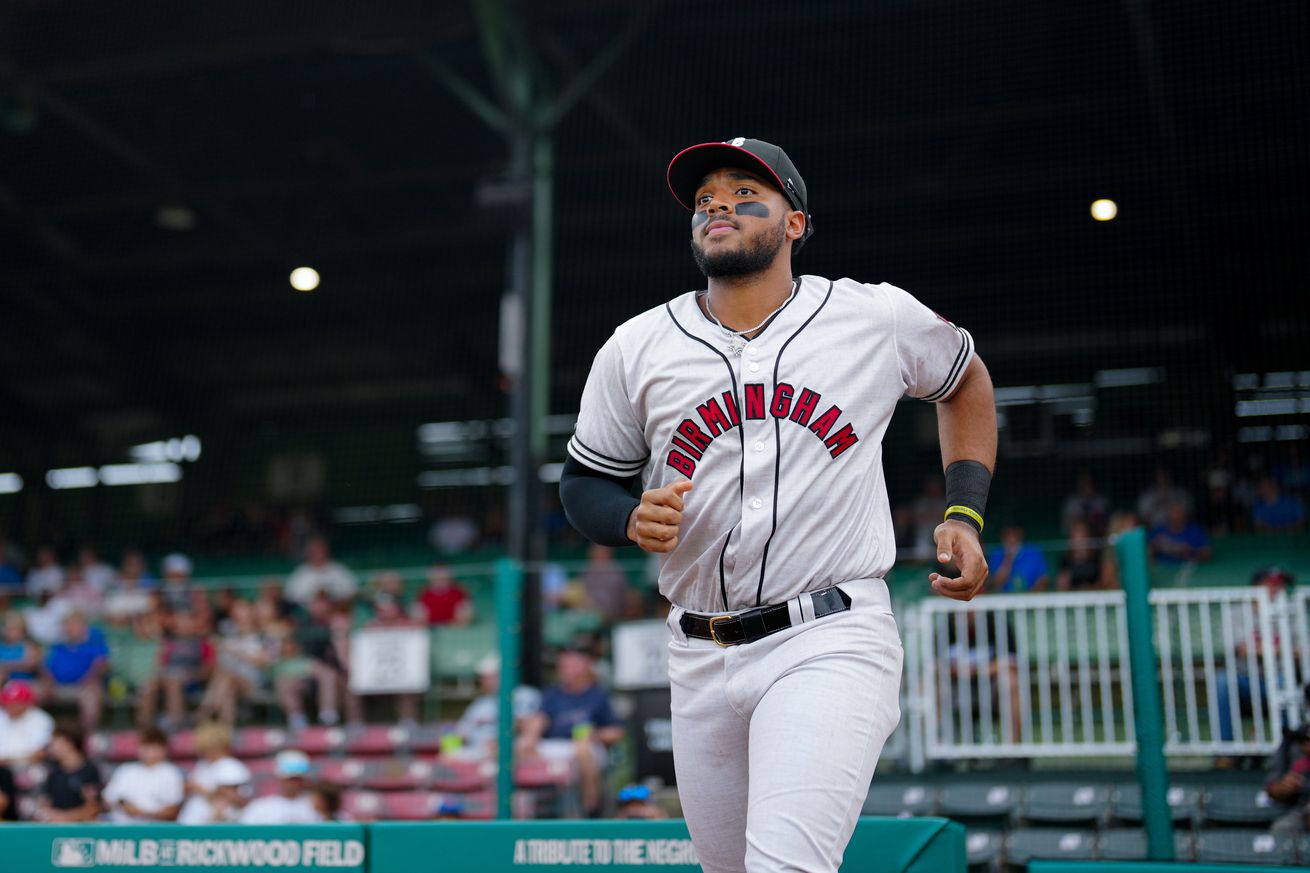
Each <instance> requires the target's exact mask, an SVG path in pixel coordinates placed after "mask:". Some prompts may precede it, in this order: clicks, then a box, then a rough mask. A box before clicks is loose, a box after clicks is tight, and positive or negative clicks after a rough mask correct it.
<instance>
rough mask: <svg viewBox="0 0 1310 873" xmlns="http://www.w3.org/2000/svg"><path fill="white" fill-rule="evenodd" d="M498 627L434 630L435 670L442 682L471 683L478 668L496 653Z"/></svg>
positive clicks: (486, 625)
mask: <svg viewBox="0 0 1310 873" xmlns="http://www.w3.org/2000/svg"><path fill="white" fill-rule="evenodd" d="M496 633H497V628H496V626H495V625H494V624H491V623H489V622H488V623H482V624H473V625H469V626H468V627H439V628H435V629H434V630H433V631H432V669H433V673H434V674H435V675H436V676H437V677H438V678H441V679H463V680H472V679H473V678H474V676H475V675H476V674H477V665H478V662H479V661H481V660H482V659H483V658H484V657H486V656H487V655H489V654H491V653H493V652H494V651H496Z"/></svg>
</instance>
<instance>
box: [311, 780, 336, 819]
mask: <svg viewBox="0 0 1310 873" xmlns="http://www.w3.org/2000/svg"><path fill="white" fill-rule="evenodd" d="M309 797H310V802H311V803H312V804H313V806H314V811H315V812H316V813H318V816H319V819H318V820H319V821H328V822H331V821H337V820H338V819H339V818H340V816H341V786H340V785H336V784H334V783H332V782H328V781H327V780H326V779H319V780H318V781H316V782H315V783H314V784H313V785H312V786H310V789H309Z"/></svg>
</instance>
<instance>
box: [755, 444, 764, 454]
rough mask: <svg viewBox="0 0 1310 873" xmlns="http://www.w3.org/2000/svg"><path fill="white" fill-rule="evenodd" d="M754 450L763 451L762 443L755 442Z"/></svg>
mask: <svg viewBox="0 0 1310 873" xmlns="http://www.w3.org/2000/svg"><path fill="white" fill-rule="evenodd" d="M755 451H757V452H762V451H764V443H756V444H755Z"/></svg>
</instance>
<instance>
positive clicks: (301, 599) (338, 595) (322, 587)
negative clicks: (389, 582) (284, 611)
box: [284, 536, 359, 607]
mask: <svg viewBox="0 0 1310 873" xmlns="http://www.w3.org/2000/svg"><path fill="white" fill-rule="evenodd" d="M358 588H359V580H358V579H356V578H355V574H354V573H351V572H350V571H349V570H347V569H346V568H345V566H343V565H342V564H340V563H338V562H336V561H334V560H332V553H331V550H330V549H329V547H328V541H327V539H325V538H324V537H322V536H315V537H311V538H310V540H309V542H308V543H306V544H305V561H304V563H303V564H301V565H300V566H299V567H297V568H296V569H295V571H294V572H293V573H292V574H291V577H290V578H289V579H287V585H286V590H285V592H284V596H285V597H286V598H287V600H290V601H291V602H292V603H296V604H299V605H300V606H302V607H307V606H308V605H309V603H310V602H311V601H312V600H313V599H314V598H315V596H317V595H318V593H319V592H324V593H326V594H327V596H328V597H329V598H330V599H332V600H333V601H338V602H339V601H345V600H349V599H350V598H352V597H354V596H355V591H356V590H357V589H358Z"/></svg>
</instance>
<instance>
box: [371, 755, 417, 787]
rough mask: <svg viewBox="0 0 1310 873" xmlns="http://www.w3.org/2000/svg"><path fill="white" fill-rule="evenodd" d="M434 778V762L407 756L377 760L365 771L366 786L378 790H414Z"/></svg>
mask: <svg viewBox="0 0 1310 873" xmlns="http://www.w3.org/2000/svg"><path fill="white" fill-rule="evenodd" d="M431 780H432V764H431V763H430V762H428V761H416V760H412V759H406V758H390V759H388V760H385V761H375V762H372V763H370V764H369V765H368V767H367V768H366V769H365V771H364V782H363V784H364V787H365V788H372V789H375V790H377V791H413V790H415V789H418V788H425V787H427V785H428V783H429V782H430V781H431Z"/></svg>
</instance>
